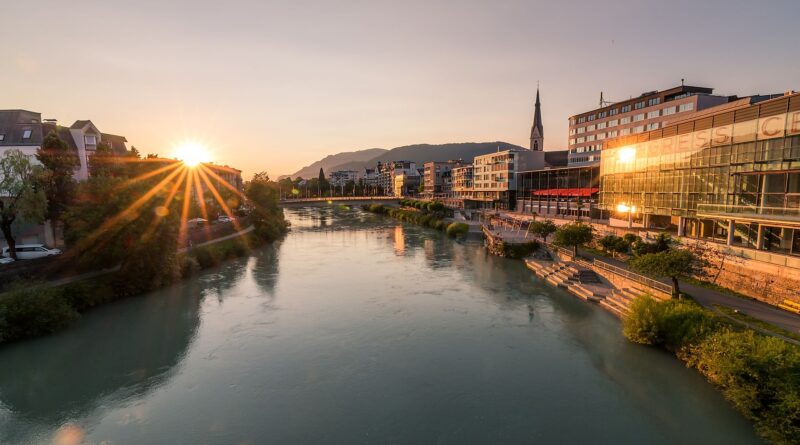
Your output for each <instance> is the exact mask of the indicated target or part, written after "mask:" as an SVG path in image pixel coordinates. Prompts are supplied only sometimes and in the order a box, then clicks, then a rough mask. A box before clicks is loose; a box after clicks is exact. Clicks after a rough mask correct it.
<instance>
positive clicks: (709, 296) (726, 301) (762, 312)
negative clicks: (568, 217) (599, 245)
mask: <svg viewBox="0 0 800 445" xmlns="http://www.w3.org/2000/svg"><path fill="white" fill-rule="evenodd" d="M579 253H580V256H582V257H584V258H592V259H593V258H597V259H598V260H600V261H604V262H606V263H610V264H613V265H615V266H618V267H621V268H624V269H628V265H627V264H626V263H624V262H622V261H619V260H616V259H613V258H608V257H605V256H602V255H598V254H595V253H593V252H589V251H586V250H583V249H581V250H580V251H579ZM661 281H662V282H664V283H666V284H669V282H668V281H667V280H661ZM679 283H680V287H681V291H682V292H685V293H687V294H689V295H691V296H692V298H694V300H695V301H697V302H698V303H699V304H700V305H702V306H703V307H705V308H707V309H709V310H712V311H714V312H716V313H718V314H721V315H723V316H724V314H722V313H721V312H720V311H718V310H717V309H716V308H715V307H714V305H715V304H716V305H720V306H725V307H729V308H731V309H736V310H738V311H739V312H741V313H743V314H746V315H749V316H751V317H753V318H757V319H759V320H761V321H764V322H767V323H770V324H772V325H775V326H777V327H779V328H782V329H785V330H787V331H790V332H797V333H800V316H797V315H794V314H791V313H789V312H786V311H784V310H781V309H778V308H776V307H774V306H771V305H769V304H767V303H762V302H760V301H757V300H750V299H746V298H741V297H737V296H735V295H730V294H726V293H723V292H720V291H717V290H714V289H709V288H707V287H701V286H697V285H694V284H691V283H687V282H685V281H682V280H679ZM735 321H737V322H739V320H735ZM743 324H746V323H743ZM748 326H750V327H753V326H751V325H749V324H748ZM758 330H761V329H758ZM793 343H794V342H793Z"/></svg>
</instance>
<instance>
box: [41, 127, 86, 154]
mask: <svg viewBox="0 0 800 445" xmlns="http://www.w3.org/2000/svg"><path fill="white" fill-rule="evenodd" d="M52 132H55V133H56V135H58V138H59V139H61V140H62V141H64V142H66V144H67V146H68V147H69V148H70V149H71V150H73V151H75V152H77V151H78V146H77V145H75V139H74V138H73V137H72V133H70V132H69V128H68V127H63V126H61V125H57V124H56V123H55V122H45V123H43V124H42V133H43V134H44V136H45V137H47V135H48V134H50V133H52Z"/></svg>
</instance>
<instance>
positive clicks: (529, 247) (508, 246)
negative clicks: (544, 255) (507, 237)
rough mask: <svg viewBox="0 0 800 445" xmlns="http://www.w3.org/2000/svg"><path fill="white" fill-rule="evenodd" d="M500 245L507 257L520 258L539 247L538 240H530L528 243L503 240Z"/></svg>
mask: <svg viewBox="0 0 800 445" xmlns="http://www.w3.org/2000/svg"><path fill="white" fill-rule="evenodd" d="M499 247H500V249H501V250H502V251H503V256H505V257H506V258H514V259H519V258H525V257H526V256H528V255H530V254H532V253H533V252H536V251H537V250H538V249H539V243H538V242H536V241H529V242H527V243H505V242H501V243H500V246H499Z"/></svg>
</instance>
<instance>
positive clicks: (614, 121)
mask: <svg viewBox="0 0 800 445" xmlns="http://www.w3.org/2000/svg"><path fill="white" fill-rule="evenodd" d="M618 124H619V121H618V120H617V119H613V120H610V121H608V127H609V128H611V127H616V126H617V125H618Z"/></svg>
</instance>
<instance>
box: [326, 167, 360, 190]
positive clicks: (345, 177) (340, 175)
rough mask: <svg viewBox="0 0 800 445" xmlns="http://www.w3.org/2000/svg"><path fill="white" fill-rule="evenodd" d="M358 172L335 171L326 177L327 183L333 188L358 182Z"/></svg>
mask: <svg viewBox="0 0 800 445" xmlns="http://www.w3.org/2000/svg"><path fill="white" fill-rule="evenodd" d="M358 178H359V172H358V171H357V170H337V171H335V172H331V174H330V175H328V182H330V183H331V185H332V186H334V187H343V186H345V185H347V184H349V183H351V182H352V183H356V182H358Z"/></svg>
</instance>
